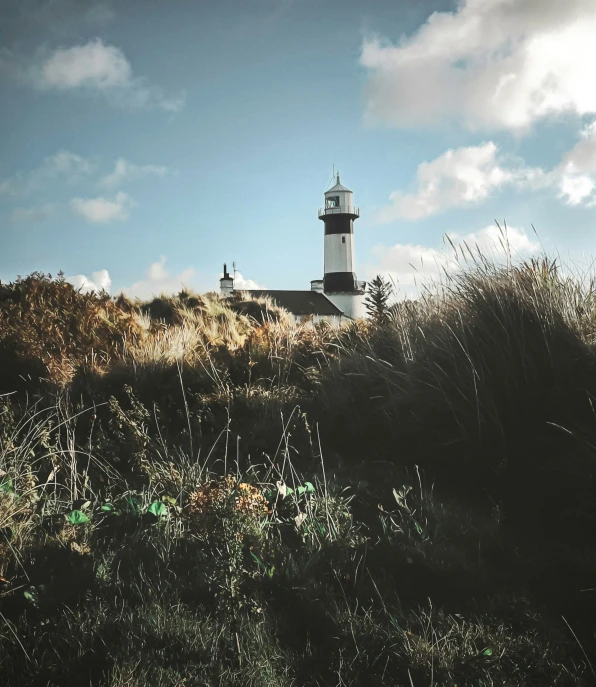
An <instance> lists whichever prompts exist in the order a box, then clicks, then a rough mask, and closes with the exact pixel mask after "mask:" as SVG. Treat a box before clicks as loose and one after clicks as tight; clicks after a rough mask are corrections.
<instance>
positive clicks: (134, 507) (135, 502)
mask: <svg viewBox="0 0 596 687" xmlns="http://www.w3.org/2000/svg"><path fill="white" fill-rule="evenodd" d="M124 504H125V506H126V510H127V511H128V512H129V513H134V514H135V515H138V514H139V513H140V512H141V497H140V496H137V495H136V494H129V495H128V496H127V497H126V498H125V499H124Z"/></svg>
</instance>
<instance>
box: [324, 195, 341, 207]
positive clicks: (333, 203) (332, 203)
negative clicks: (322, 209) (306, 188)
mask: <svg viewBox="0 0 596 687" xmlns="http://www.w3.org/2000/svg"><path fill="white" fill-rule="evenodd" d="M326 205H327V207H328V208H337V207H339V196H331V197H329V198H327V202H326Z"/></svg>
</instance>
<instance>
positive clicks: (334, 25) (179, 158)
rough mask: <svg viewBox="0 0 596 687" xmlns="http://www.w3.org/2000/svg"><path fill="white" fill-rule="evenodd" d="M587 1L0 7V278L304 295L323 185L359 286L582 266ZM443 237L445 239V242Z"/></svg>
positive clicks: (131, 289)
mask: <svg viewBox="0 0 596 687" xmlns="http://www.w3.org/2000/svg"><path fill="white" fill-rule="evenodd" d="M594 35H596V3H594V1H593V0H549V2H548V3H545V2H544V1H543V0H461V1H460V2H456V1H452V0H448V1H447V0H443V1H439V0H367V2H362V0H341V1H338V0H325V2H321V0H196V1H194V2H191V1H190V0H142V1H140V0H128V1H127V2H126V3H124V2H109V1H108V0H105V1H103V0H102V1H98V2H94V0H85V1H83V0H80V1H79V0H3V2H2V3H0V132H2V133H1V134H0V136H1V139H0V142H1V145H0V279H1V280H2V281H5V282H6V281H12V280H14V279H15V278H16V277H17V276H18V275H20V276H26V275H27V274H30V273H32V272H34V271H41V272H45V273H51V274H52V275H56V273H57V272H58V271H59V270H62V271H63V272H64V273H65V274H66V276H67V278H68V279H69V280H70V281H72V283H74V284H75V285H76V286H77V287H81V288H82V289H83V290H90V289H93V288H97V289H99V288H105V289H107V290H108V291H110V292H111V293H112V294H117V293H119V292H120V291H124V292H125V293H127V294H129V295H131V296H138V297H140V298H149V297H151V295H153V294H159V293H162V292H163V293H172V292H175V291H177V290H179V289H180V288H182V286H185V287H187V288H191V289H194V290H197V291H199V292H204V291H207V290H214V289H217V288H218V279H219V277H220V276H221V272H222V267H223V263H224V262H227V263H228V266H230V265H231V263H232V262H235V263H236V267H237V270H238V274H237V278H238V281H237V286H245V287H247V288H251V287H252V288H271V289H308V288H309V287H310V280H312V279H320V278H322V276H323V274H322V273H323V224H322V222H320V221H318V219H317V210H318V208H319V207H322V205H323V194H324V192H325V190H326V189H327V188H328V187H329V185H330V182H331V180H332V172H333V169H334V168H335V169H336V170H339V172H340V175H341V182H342V183H343V184H344V185H346V186H348V187H349V188H350V189H351V190H352V191H353V192H354V202H355V204H356V205H358V206H359V207H360V219H358V220H357V221H356V223H355V250H356V271H357V276H358V278H359V279H367V280H370V279H371V278H372V277H374V276H375V275H376V274H383V275H385V276H387V277H390V278H392V279H393V280H394V281H395V282H396V284H397V285H398V288H399V289H400V290H401V291H402V292H403V293H404V294H407V293H414V292H416V284H418V285H419V283H420V280H421V279H424V278H426V277H431V278H432V276H433V275H436V274H437V273H438V272H439V269H440V264H441V261H442V260H444V258H445V256H446V255H447V254H450V253H451V254H452V251H453V249H452V248H451V246H450V243H449V241H450V242H451V243H453V244H454V245H455V246H458V245H463V243H464V242H465V243H466V244H467V245H470V246H474V245H477V246H479V247H480V248H481V249H482V250H483V251H485V252H488V253H489V254H490V253H491V252H493V253H494V254H495V256H497V257H498V256H499V255H501V254H502V253H503V249H502V248H501V246H500V242H499V235H500V230H499V227H498V226H497V222H498V224H499V225H500V226H501V228H503V227H504V223H506V224H507V227H508V229H507V239H508V245H509V247H510V251H511V252H512V254H513V255H514V256H517V257H518V258H519V259H523V258H525V257H528V256H531V255H534V254H537V253H540V252H546V253H548V254H553V255H555V254H558V255H559V256H560V257H561V259H563V260H564V261H565V262H567V263H572V264H574V265H576V266H579V268H580V269H581V268H583V267H585V268H587V267H588V266H589V265H590V264H591V260H592V256H594V255H596V87H595V82H596V41H594V40H593V37H594ZM446 237H449V241H447V239H446Z"/></svg>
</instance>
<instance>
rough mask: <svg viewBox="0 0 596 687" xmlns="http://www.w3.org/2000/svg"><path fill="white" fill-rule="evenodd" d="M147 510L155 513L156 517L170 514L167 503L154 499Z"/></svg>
mask: <svg viewBox="0 0 596 687" xmlns="http://www.w3.org/2000/svg"><path fill="white" fill-rule="evenodd" d="M147 512H148V513H151V514H152V515H155V517H156V518H160V517H163V516H164V515H167V514H168V509H167V506H166V505H165V503H162V502H161V501H154V502H153V503H152V504H151V505H150V506H149V508H148V509H147Z"/></svg>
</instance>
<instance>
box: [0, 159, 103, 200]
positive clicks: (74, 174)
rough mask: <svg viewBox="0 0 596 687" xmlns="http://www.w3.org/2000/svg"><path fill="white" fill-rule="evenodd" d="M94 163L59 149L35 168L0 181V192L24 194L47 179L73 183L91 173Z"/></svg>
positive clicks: (41, 185)
mask: <svg viewBox="0 0 596 687" xmlns="http://www.w3.org/2000/svg"><path fill="white" fill-rule="evenodd" d="M93 169H94V164H93V163H92V162H90V161H89V160H87V159H86V158H84V157H81V156H80V155H77V154H76V153H71V152H69V151H68V150H59V151H58V152H57V153H55V154H54V155H49V156H48V157H46V158H45V159H44V161H43V162H42V164H41V165H40V166H39V167H37V168H36V169H33V170H31V171H30V172H27V173H22V172H19V173H17V174H15V175H14V176H13V177H10V178H9V179H4V180H3V181H2V182H0V194H1V195H8V196H18V195H26V194H28V193H31V192H32V191H35V190H37V189H39V188H42V187H43V186H44V185H47V183H48V181H51V180H54V179H58V178H60V179H61V180H64V181H66V182H67V183H73V182H75V181H77V180H79V179H81V178H82V177H83V176H85V175H87V174H89V173H91V172H92V171H93Z"/></svg>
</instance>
